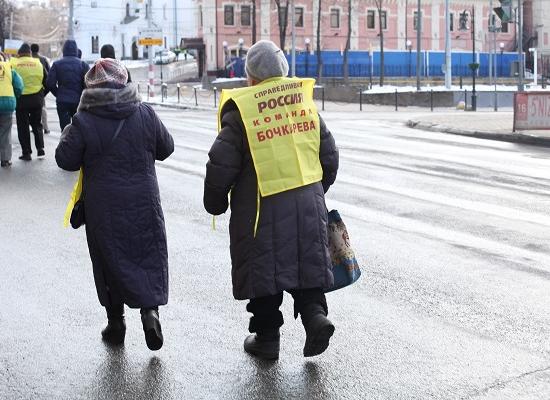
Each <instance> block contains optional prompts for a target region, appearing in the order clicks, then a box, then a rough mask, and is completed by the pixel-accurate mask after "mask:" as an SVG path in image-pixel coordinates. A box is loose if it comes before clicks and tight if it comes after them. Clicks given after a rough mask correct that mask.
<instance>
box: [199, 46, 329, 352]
mask: <svg viewBox="0 0 550 400" xmlns="http://www.w3.org/2000/svg"><path fill="white" fill-rule="evenodd" d="M246 71H247V75H248V83H249V86H250V87H248V88H242V89H234V90H231V91H228V92H224V94H223V95H222V98H224V101H225V100H227V99H229V100H227V101H225V102H222V104H220V119H221V121H219V122H220V126H221V130H220V132H219V134H218V137H217V138H216V140H215V142H214V144H213V145H212V148H211V149H210V152H209V153H208V156H209V161H208V163H207V165H206V178H205V181H204V207H205V208H206V210H207V211H208V212H209V213H210V214H213V215H219V214H222V213H224V212H225V211H226V210H227V207H228V194H229V192H230V191H231V220H230V222H229V235H230V241H231V243H230V250H231V260H232V265H233V269H232V278H233V295H234V297H235V298H236V299H237V300H244V299H249V303H248V305H247V307H246V309H247V311H249V312H250V313H252V315H253V316H252V317H251V319H250V325H249V328H248V329H249V331H250V333H253V335H250V336H248V337H247V338H246V340H245V342H244V349H245V351H247V352H248V353H250V354H252V355H254V356H257V357H260V358H265V359H274V358H278V356H279V349H280V334H279V328H280V327H281V326H282V325H283V315H282V313H281V312H280V311H279V307H280V306H281V304H282V301H283V292H284V291H287V292H290V293H291V295H292V296H293V298H294V317H295V318H297V316H298V314H299V315H300V317H301V319H302V323H303V325H304V328H305V331H306V342H305V345H304V356H306V357H309V356H314V355H318V354H320V353H322V352H323V351H325V349H326V348H327V347H328V345H329V339H330V337H331V336H332V334H333V332H334V325H333V324H332V323H331V322H330V321H329V320H328V319H327V313H328V307H327V302H326V298H325V295H324V292H323V289H325V288H329V287H331V286H332V284H333V276H332V272H331V268H332V265H331V259H330V256H329V251H328V239H327V219H328V216H327V209H326V205H325V196H324V194H325V192H326V191H327V190H328V188H329V187H330V186H331V185H332V183H333V182H334V180H335V179H336V172H337V169H338V150H337V148H336V144H335V142H334V139H333V137H332V135H331V133H330V131H329V130H328V129H327V127H326V125H325V124H324V122H323V121H322V120H321V119H320V117H319V115H318V114H317V111H316V107H315V103H314V102H313V85H314V81H313V80H296V79H289V78H285V77H286V76H287V74H288V63H287V61H286V58H285V55H284V53H283V52H282V51H281V50H280V49H279V48H278V47H277V46H276V45H275V44H274V43H273V42H270V41H265V40H262V41H259V42H257V43H256V44H254V45H253V46H252V47H251V48H250V49H249V51H248V55H247V58H246ZM306 87H307V89H306ZM289 88H290V89H289ZM268 93H275V95H273V96H271V97H270V96H269V95H268ZM277 98H279V100H278V101H277ZM274 99H275V100H274ZM284 99H287V100H288V101H290V100H292V99H294V100H295V101H294V104H297V105H296V108H289V109H287V108H285V107H286V105H285V106H283V105H282V102H283V101H286V100H284ZM268 100H269V102H268ZM298 100H301V101H298ZM264 103H265V104H264ZM268 104H271V106H273V107H271V106H270V108H274V107H277V106H280V108H278V109H277V110H278V111H277V114H273V113H272V112H274V111H272V112H271V113H270V111H269V109H268V108H267V107H268ZM294 111H296V115H293V112H294ZM302 112H303V114H302ZM275 115H278V116H277V117H275ZM268 117H269V121H270V122H266V121H268ZM306 124H307V130H305V131H304V129H305V128H306ZM298 126H299V128H298ZM293 129H300V131H299V133H298V131H296V132H294V133H293V131H292V130H293ZM277 130H278V132H279V135H274V134H273V132H275V131H277ZM269 132H271V136H269ZM282 132H286V134H285V135H283V134H282ZM298 142H300V145H296V144H295V143H298Z"/></svg>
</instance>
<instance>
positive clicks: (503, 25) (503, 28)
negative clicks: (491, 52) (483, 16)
mask: <svg viewBox="0 0 550 400" xmlns="http://www.w3.org/2000/svg"><path fill="white" fill-rule="evenodd" d="M500 31H501V32H502V33H508V22H503V23H501V24H500Z"/></svg>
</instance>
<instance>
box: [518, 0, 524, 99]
mask: <svg viewBox="0 0 550 400" xmlns="http://www.w3.org/2000/svg"><path fill="white" fill-rule="evenodd" d="M516 14H517V19H518V56H519V66H518V92H523V91H524V89H525V87H524V85H523V72H524V71H523V2H522V1H521V0H518V12H517V13H516Z"/></svg>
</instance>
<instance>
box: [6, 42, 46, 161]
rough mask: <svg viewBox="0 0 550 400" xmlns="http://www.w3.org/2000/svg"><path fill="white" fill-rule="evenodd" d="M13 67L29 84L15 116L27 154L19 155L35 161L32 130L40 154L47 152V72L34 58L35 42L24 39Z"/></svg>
mask: <svg viewBox="0 0 550 400" xmlns="http://www.w3.org/2000/svg"><path fill="white" fill-rule="evenodd" d="M11 65H12V68H13V69H14V70H15V71H17V73H18V74H19V75H20V76H21V78H22V79H23V84H24V85H25V88H24V89H23V94H22V96H21V97H20V98H19V101H18V102H17V108H16V111H15V116H16V120H17V134H18V136H19V143H20V144H21V150H22V152H23V154H22V155H21V156H20V157H19V159H20V160H23V161H31V160H32V157H31V154H32V149H31V133H30V130H29V124H30V126H32V131H33V134H34V145H35V146H36V154H37V156H38V158H42V157H44V156H45V153H44V130H43V127H42V106H43V105H44V90H43V89H44V85H45V82H46V77H47V72H46V70H45V69H44V67H43V66H42V63H41V62H40V60H39V59H38V58H33V57H32V54H31V46H29V44H28V43H23V44H22V45H21V47H20V48H19V51H18V52H17V58H13V59H12V60H11Z"/></svg>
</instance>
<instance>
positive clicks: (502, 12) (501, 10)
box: [494, 0, 512, 22]
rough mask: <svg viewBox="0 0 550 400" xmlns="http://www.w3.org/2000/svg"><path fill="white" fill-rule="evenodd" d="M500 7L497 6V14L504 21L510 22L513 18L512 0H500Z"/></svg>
mask: <svg viewBox="0 0 550 400" xmlns="http://www.w3.org/2000/svg"><path fill="white" fill-rule="evenodd" d="M499 1H500V7H497V8H495V9H494V10H495V14H496V15H498V17H499V18H500V20H501V21H502V22H510V20H511V19H512V0H499Z"/></svg>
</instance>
